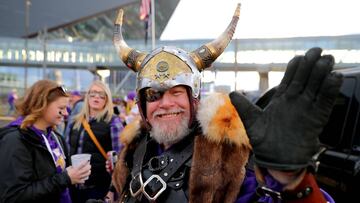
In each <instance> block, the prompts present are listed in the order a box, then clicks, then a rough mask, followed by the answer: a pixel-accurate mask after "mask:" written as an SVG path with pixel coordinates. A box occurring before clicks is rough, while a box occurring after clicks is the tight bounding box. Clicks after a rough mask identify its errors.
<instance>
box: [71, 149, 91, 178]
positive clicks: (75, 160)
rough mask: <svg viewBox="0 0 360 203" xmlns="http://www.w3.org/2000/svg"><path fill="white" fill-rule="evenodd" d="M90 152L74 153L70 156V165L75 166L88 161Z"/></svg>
mask: <svg viewBox="0 0 360 203" xmlns="http://www.w3.org/2000/svg"><path fill="white" fill-rule="evenodd" d="M90 158H91V154H75V155H72V156H71V163H72V166H74V167H77V166H79V165H80V164H81V163H84V162H87V161H90ZM87 179H89V177H86V178H84V180H87Z"/></svg>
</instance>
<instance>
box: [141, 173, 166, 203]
mask: <svg viewBox="0 0 360 203" xmlns="http://www.w3.org/2000/svg"><path fill="white" fill-rule="evenodd" d="M154 179H157V180H156V181H157V182H160V183H161V184H162V187H161V189H160V190H159V191H157V192H156V194H155V195H153V196H150V195H149V194H148V193H147V191H146V186H147V185H148V184H149V183H150V182H151V181H152V180H154ZM165 190H166V183H165V181H164V180H163V179H162V178H161V177H160V176H159V175H152V176H150V178H149V179H147V180H146V181H145V183H144V185H143V193H144V195H145V196H146V198H147V199H148V200H150V201H155V200H156V199H157V198H158V197H159V196H160V195H161V193H163V192H164V191H165Z"/></svg>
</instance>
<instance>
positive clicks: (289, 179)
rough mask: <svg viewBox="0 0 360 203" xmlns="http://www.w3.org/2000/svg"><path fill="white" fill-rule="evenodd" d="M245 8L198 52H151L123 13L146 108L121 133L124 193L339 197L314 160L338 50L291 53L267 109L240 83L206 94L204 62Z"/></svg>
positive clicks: (175, 199) (127, 56)
mask: <svg viewBox="0 0 360 203" xmlns="http://www.w3.org/2000/svg"><path fill="white" fill-rule="evenodd" d="M239 14H240V6H238V7H237V9H236V11H235V14H234V16H233V19H232V21H231V23H230V24H229V26H228V27H227V29H226V30H225V32H224V33H223V34H222V35H220V37H219V38H217V39H215V40H214V41H212V42H209V43H207V44H206V45H203V46H201V47H200V48H198V49H196V50H194V51H192V52H186V51H184V50H182V49H179V48H175V47H161V48H158V49H155V50H153V51H152V52H151V53H149V54H148V53H144V52H141V51H138V50H135V49H133V48H131V47H129V46H127V44H126V42H125V41H124V39H123V37H122V34H121V31H122V26H121V25H122V18H123V16H122V11H120V12H119V15H118V18H117V19H116V22H115V31H114V38H113V41H114V44H115V47H116V50H117V51H118V55H119V57H120V58H121V59H122V60H123V61H124V63H125V64H126V65H127V66H128V67H129V68H130V69H131V70H133V71H135V72H137V88H136V92H137V104H138V107H139V111H140V114H141V116H142V120H141V121H137V122H134V123H131V124H129V125H127V126H126V127H125V129H124V130H123V133H122V135H121V143H122V144H124V147H123V149H122V151H121V153H120V155H119V160H118V161H117V164H116V167H115V170H114V172H113V177H112V183H113V186H114V188H115V193H116V194H118V196H119V200H120V202H166V203H167V202H169V203H170V202H171V203H183V202H194V203H197V202H219V203H220V202H221V203H223V202H227V203H233V202H239V203H240V202H241V203H245V202H292V203H295V202H296V203H297V202H305V203H310V202H317V203H324V202H326V201H331V197H330V196H328V195H327V193H325V192H323V191H321V190H320V188H319V187H318V185H317V183H316V181H315V178H314V176H313V173H312V167H311V166H312V163H314V162H316V159H315V158H314V157H316V156H314V155H316V154H317V152H318V149H319V141H318V135H319V134H320V132H321V130H322V128H323V127H324V125H325V124H326V122H327V120H328V117H329V115H330V112H331V110H332V107H333V105H334V102H335V99H336V95H337V93H338V92H339V88H340V85H341V83H342V77H341V76H339V75H337V74H332V73H331V70H332V68H333V65H334V58H333V57H332V56H330V55H321V52H322V50H321V49H320V48H312V49H310V50H309V51H308V52H306V54H305V55H304V56H297V57H295V58H294V59H293V60H291V61H290V62H289V64H288V67H287V70H286V73H285V76H284V78H283V80H282V82H281V84H280V85H279V88H278V90H277V91H276V93H275V95H274V97H273V98H272V99H271V101H270V103H269V105H268V106H267V107H266V108H265V109H264V110H262V109H260V108H258V107H257V106H255V105H254V104H252V103H251V102H249V101H248V100H247V99H246V98H245V97H244V96H243V95H241V94H240V93H238V92H232V93H230V95H227V94H221V93H214V94H213V95H209V96H207V97H206V98H202V99H200V87H201V83H200V78H201V74H200V71H202V70H204V69H205V68H208V67H210V66H211V63H212V62H213V61H214V60H215V59H216V58H217V57H218V56H219V55H220V54H221V53H222V52H223V51H224V49H225V48H226V46H227V45H228V43H229V42H230V40H231V38H232V36H233V34H234V31H235V27H236V24H237V21H238V18H239ZM251 154H253V158H252V161H253V162H254V164H251V163H250V162H249V157H250V156H251ZM110 201H111V199H110Z"/></svg>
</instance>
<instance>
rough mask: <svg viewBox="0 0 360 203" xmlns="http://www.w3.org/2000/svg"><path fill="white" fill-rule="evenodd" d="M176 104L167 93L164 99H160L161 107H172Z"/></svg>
mask: <svg viewBox="0 0 360 203" xmlns="http://www.w3.org/2000/svg"><path fill="white" fill-rule="evenodd" d="M173 104H174V99H173V97H172V96H171V94H169V93H167V92H165V93H164V95H163V96H162V98H161V99H160V105H161V106H171V105H173Z"/></svg>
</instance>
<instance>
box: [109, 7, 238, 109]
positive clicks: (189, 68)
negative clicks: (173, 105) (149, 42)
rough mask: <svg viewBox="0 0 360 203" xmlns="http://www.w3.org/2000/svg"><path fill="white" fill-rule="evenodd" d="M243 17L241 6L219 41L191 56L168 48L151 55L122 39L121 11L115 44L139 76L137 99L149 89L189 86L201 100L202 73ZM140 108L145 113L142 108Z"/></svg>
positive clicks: (115, 34)
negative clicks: (130, 45) (241, 15)
mask: <svg viewBox="0 0 360 203" xmlns="http://www.w3.org/2000/svg"><path fill="white" fill-rule="evenodd" d="M239 16H240V4H238V5H237V7H236V10H235V13H234V15H233V18H232V21H231V22H230V24H229V25H228V27H227V28H226V30H225V31H224V32H223V33H222V34H221V35H220V36H219V37H218V38H217V39H215V40H214V41H211V42H209V43H207V44H205V45H203V46H201V47H200V48H198V49H196V50H194V51H192V52H190V53H188V52H186V51H184V50H182V49H179V48H176V47H167V46H165V47H161V48H158V49H155V50H153V51H152V52H151V53H149V54H148V53H144V52H141V51H138V50H135V49H133V48H131V47H129V46H128V45H127V44H126V42H125V40H124V39H123V36H122V22H123V10H122V9H121V10H119V13H118V16H117V19H116V21H115V28H114V36H113V43H114V45H115V48H116V51H117V53H118V55H119V57H120V58H121V60H122V61H123V62H124V63H125V64H126V66H127V67H128V68H130V69H131V70H133V71H134V72H137V87H136V91H137V95H138V96H139V94H140V92H141V90H143V89H145V88H148V87H152V88H155V89H158V90H167V89H169V88H171V87H174V86H177V85H185V86H187V87H189V88H190V89H191V96H192V98H193V99H198V98H199V95H200V78H201V75H200V72H201V71H202V70H204V69H206V68H208V67H210V66H211V64H212V63H213V62H214V61H215V60H216V58H217V57H218V56H220V55H221V53H222V52H223V51H224V50H225V48H226V47H227V45H228V44H229V42H230V41H231V39H232V37H233V34H234V32H235V28H236V25H237V22H238V20H239ZM138 99H139V98H138ZM139 103H141V101H140V102H139ZM139 107H140V110H141V112H143V110H144V109H141V108H142V107H141V105H139Z"/></svg>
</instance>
